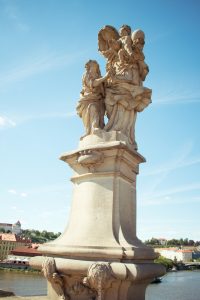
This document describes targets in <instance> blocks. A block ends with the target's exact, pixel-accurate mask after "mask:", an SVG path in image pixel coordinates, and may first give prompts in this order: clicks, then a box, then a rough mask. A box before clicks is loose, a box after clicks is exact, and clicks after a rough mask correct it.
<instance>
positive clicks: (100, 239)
mask: <svg viewBox="0 0 200 300" xmlns="http://www.w3.org/2000/svg"><path fill="white" fill-rule="evenodd" d="M60 159H61V160H63V161H64V162H67V163H68V164H69V165H70V167H71V168H72V169H73V170H74V175H73V177H72V179H71V180H72V182H73V183H74V192H73V202H72V208H71V215H70V219H69V224H68V227H67V228H66V230H65V232H64V233H63V234H62V235H61V236H60V237H59V238H58V239H56V240H55V241H53V242H50V243H46V244H44V245H42V246H40V248H39V251H40V252H42V253H43V254H44V256H41V257H35V258H33V259H32V260H31V264H32V266H33V267H35V268H38V269H42V270H43V272H44V275H45V276H46V278H47V280H48V282H49V288H48V297H49V299H50V300H58V299H72V300H86V299H102V300H103V299H105V300H110V299H112V300H130V299H131V300H136V299H137V300H142V299H145V289H146V286H147V285H148V284H149V283H150V282H151V281H152V280H153V279H154V277H156V276H161V275H163V274H164V272H165V270H164V268H163V267H162V266H160V265H158V264H154V263H153V260H154V259H155V258H156V257H157V255H156V254H155V253H154V251H153V249H152V248H149V247H147V246H145V245H144V244H143V243H142V242H141V241H140V240H139V239H138V238H137V236H136V176H137V174H138V171H139V164H140V163H142V162H145V159H144V157H142V156H141V155H140V154H139V153H138V152H136V151H135V150H133V149H132V146H130V144H129V143H128V142H127V138H126V137H125V136H124V135H123V134H121V133H120V132H115V131H113V132H112V131H111V132H105V131H104V130H100V129H99V130H96V131H95V132H94V134H92V135H88V136H86V137H85V138H83V139H82V140H81V141H80V144H79V148H78V150H76V151H73V152H71V153H64V154H63V155H62V156H61V157H60ZM55 214H56V212H55Z"/></svg>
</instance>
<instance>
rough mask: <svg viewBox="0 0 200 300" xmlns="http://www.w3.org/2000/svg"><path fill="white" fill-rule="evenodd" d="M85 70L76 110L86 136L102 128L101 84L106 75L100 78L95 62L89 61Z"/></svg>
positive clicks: (102, 93) (103, 91)
mask: <svg viewBox="0 0 200 300" xmlns="http://www.w3.org/2000/svg"><path fill="white" fill-rule="evenodd" d="M85 69H86V72H85V74H84V75H83V78H82V85H83V88H82V91H81V93H80V100H79V102H78V105H77V107H76V110H77V113H78V115H79V116H80V117H81V118H82V120H83V124H84V126H85V129H86V134H85V136H86V135H89V134H92V133H93V132H94V130H95V129H97V128H100V129H103V127H104V114H105V104H104V97H105V88H104V84H103V83H104V81H105V80H106V79H107V78H108V73H107V74H106V75H105V76H104V77H102V76H101V72H100V68H99V64H98V63H97V62H96V61H95V60H89V61H88V62H87V63H86V64H85Z"/></svg>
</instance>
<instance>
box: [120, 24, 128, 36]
mask: <svg viewBox="0 0 200 300" xmlns="http://www.w3.org/2000/svg"><path fill="white" fill-rule="evenodd" d="M119 34H120V36H127V35H131V27H130V26H128V25H122V26H121V27H120V29H119Z"/></svg>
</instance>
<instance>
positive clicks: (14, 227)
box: [0, 221, 22, 234]
mask: <svg viewBox="0 0 200 300" xmlns="http://www.w3.org/2000/svg"><path fill="white" fill-rule="evenodd" d="M2 229H3V230H4V231H5V233H6V232H7V233H14V234H21V232H22V229H21V223H20V221H17V222H16V223H14V224H9V223H0V233H1V231H2Z"/></svg>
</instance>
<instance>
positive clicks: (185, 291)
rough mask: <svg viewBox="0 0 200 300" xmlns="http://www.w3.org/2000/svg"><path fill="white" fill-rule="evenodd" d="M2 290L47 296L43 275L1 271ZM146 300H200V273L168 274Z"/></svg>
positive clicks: (149, 289) (150, 289)
mask: <svg viewBox="0 0 200 300" xmlns="http://www.w3.org/2000/svg"><path fill="white" fill-rule="evenodd" d="M0 289H2V290H6V291H12V292H14V293H15V295H17V296H35V295H46V293H47V285H46V280H45V279H44V278H43V277H42V276H41V275H35V274H34V275H33V274H24V273H14V272H4V271H0ZM145 300H200V271H178V272H172V273H168V274H167V275H165V276H164V277H163V280H162V282H161V283H158V284H150V285H149V286H148V288H147V291H146V298H145Z"/></svg>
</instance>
